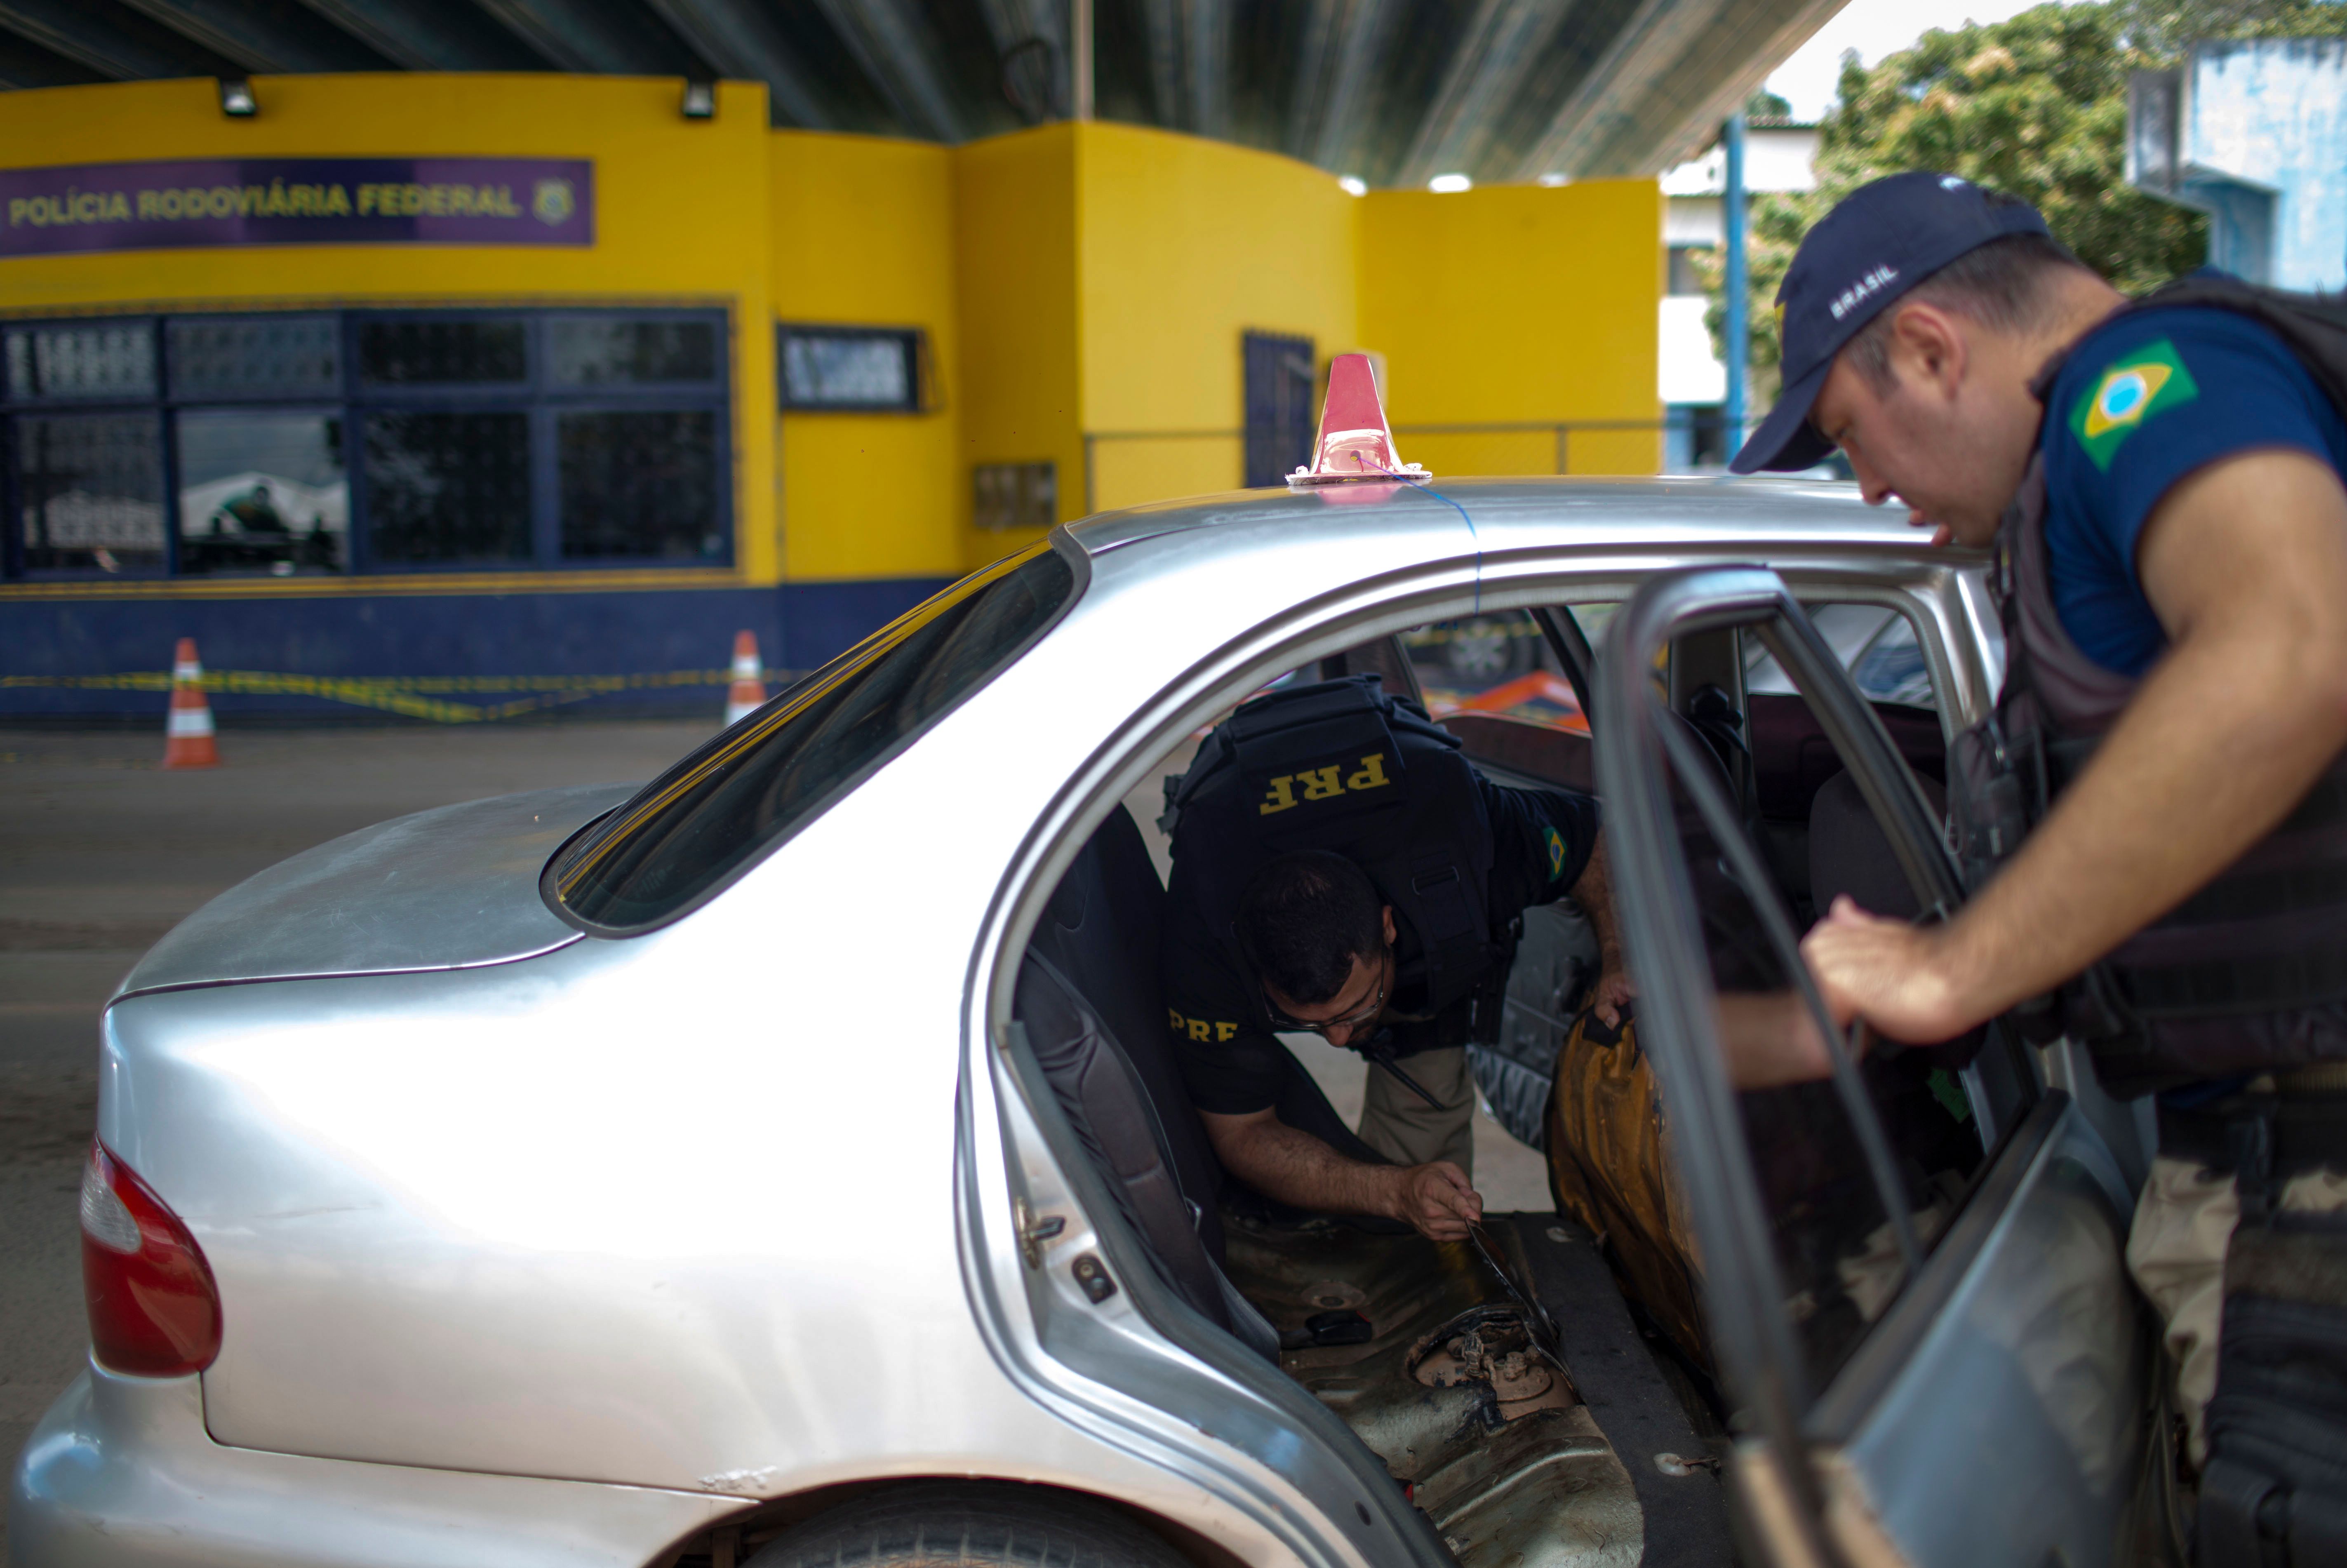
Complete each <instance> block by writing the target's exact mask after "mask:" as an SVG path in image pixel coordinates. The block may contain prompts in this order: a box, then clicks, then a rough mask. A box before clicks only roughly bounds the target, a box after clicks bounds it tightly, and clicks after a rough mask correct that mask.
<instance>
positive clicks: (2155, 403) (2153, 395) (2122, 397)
mask: <svg viewBox="0 0 2347 1568" xmlns="http://www.w3.org/2000/svg"><path fill="white" fill-rule="evenodd" d="M2199 395H2200V384H2199V383H2198V382H2196V381H2194V380H2193V379H2192V373H2191V372H2190V371H2188V370H2187V369H2185V368H2184V362H2183V361H2182V360H2181V359H2178V357H2177V355H2176V345H2175V344H2174V343H2170V342H2168V340H2167V339H2166V338H2161V339H2160V340H2159V341H2158V342H2157V343H2146V344H2145V345H2144V346H2143V347H2141V348H2139V349H2137V350H2136V351H2135V353H2133V354H2129V355H2127V358H2125V359H2123V360H2121V361H2119V362H2118V363H2117V364H2114V365H2112V366H2111V367H2110V368H2109V369H2107V370H2106V371H2104V372H2103V374H2102V376H2101V378H2100V379H2098V380H2097V381H2096V383H2095V385H2094V389H2093V390H2092V391H2090V392H2088V393H2087V394H2086V395H2085V396H2084V397H2081V398H2079V399H2078V402H2077V405H2076V406H2075V407H2074V408H2072V409H2071V410H2070V433H2071V434H2072V435H2073V436H2076V437H2077V438H2078V445H2079V446H2082V447H2084V448H2086V456H2088V457H2089V458H2091V459H2093V461H2094V465H2095V466H2096V469H2098V470H2100V471H2101V472H2103V473H2106V474H2107V473H2109V472H2110V471H2111V459H2112V458H2113V457H2114V456H2117V454H2118V449H2119V446H2120V444H2121V443H2122V442H2124V441H2126V440H2127V437H2128V436H2132V435H2134V434H2135V430H2136V426H2137V425H2141V424H2142V423H2143V422H2144V421H2145V420H2147V419H2148V418H2150V417H2151V416H2152V415H2155V414H2157V413H2158V412H2159V411H2160V410H2161V409H2163V408H2173V407H2175V406H2176V405H2178V404H2181V403H2189V402H2191V401H2192V400H2193V399H2194V398H2196V397H2198V396H2199Z"/></svg>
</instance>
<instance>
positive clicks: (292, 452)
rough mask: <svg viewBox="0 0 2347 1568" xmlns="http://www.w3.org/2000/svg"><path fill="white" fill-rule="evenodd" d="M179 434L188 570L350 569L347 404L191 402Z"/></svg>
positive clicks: (285, 573)
mask: <svg viewBox="0 0 2347 1568" xmlns="http://www.w3.org/2000/svg"><path fill="white" fill-rule="evenodd" d="M177 434H178V439H179V454H178V456H179V569H180V570H181V571H183V572H186V573H189V574H190V575H198V574H203V573H217V572H239V571H263V572H268V573H270V574H272V576H276V577H292V576H293V575H295V574H296V573H303V574H308V573H316V572H338V571H344V570H347V569H349V567H350V533H351V486H350V479H349V477H348V475H347V474H346V473H345V472H344V469H343V418H342V413H341V411H340V410H339V409H336V410H333V411H316V412H306V411H305V412H299V413H293V412H280V411H277V410H263V409H251V410H247V409H241V408H238V409H216V408H199V409H189V410H187V411H186V412H184V413H182V414H181V415H179V421H178V433H177Z"/></svg>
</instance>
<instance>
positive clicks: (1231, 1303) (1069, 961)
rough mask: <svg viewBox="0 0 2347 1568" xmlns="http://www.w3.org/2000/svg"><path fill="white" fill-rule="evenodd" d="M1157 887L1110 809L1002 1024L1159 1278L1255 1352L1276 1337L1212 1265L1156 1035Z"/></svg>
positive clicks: (1213, 1221) (1205, 1162)
mask: <svg viewBox="0 0 2347 1568" xmlns="http://www.w3.org/2000/svg"><path fill="white" fill-rule="evenodd" d="M1163 900H1164V890H1163V887H1162V886H1160V885H1159V884H1158V881H1157V869H1156V867H1155V866H1153V864H1152V863H1151V861H1150V858H1149V851H1148V848H1147V846H1146V845H1144V844H1143V842H1142V838H1141V830H1140V829H1139V828H1138V827H1136V826H1135V825H1133V818H1132V817H1131V816H1130V815H1128V814H1127V813H1126V812H1125V810H1124V808H1123V807H1122V805H1120V806H1118V807H1117V808H1116V809H1115V810H1114V811H1112V813H1110V815H1109V818H1108V820H1107V821H1106V822H1104V823H1102V825H1101V827H1100V829H1099V831H1097V832H1096V833H1094V834H1093V835H1092V838H1091V840H1090V841H1089V842H1087V843H1086V844H1085V845H1084V847H1083V849H1082V851H1081V853H1079V854H1078V856H1077V857H1076V861H1075V864H1074V865H1072V866H1070V867H1069V869H1068V873H1067V875H1066V876H1064V877H1062V878H1061V883H1060V886H1059V887H1058V888H1057V889H1056V890H1055V891H1054V892H1053V894H1052V896H1051V904H1050V906H1049V907H1048V908H1047V909H1046V911H1045V914H1044V917H1043V920H1042V922H1041V923H1040V926H1039V927H1038V928H1037V930H1036V933H1035V936H1034V938H1033V939H1032V940H1031V941H1030V943H1029V944H1028V948H1027V955H1026V958H1025V959H1024V961H1023V962H1022V963H1021V965H1020V976H1019V985H1018V990H1017V994H1016V996H1015V998H1014V1000H1013V1003H1012V1015H1013V1017H1014V1018H1016V1019H1017V1020H1018V1021H1019V1022H1020V1024H1022V1025H1024V1026H1025V1028H1026V1031H1027V1040H1028V1046H1029V1049H1030V1050H1032V1051H1033V1052H1034V1054H1035V1058H1036V1061H1037V1063H1038V1065H1039V1066H1040V1067H1041V1069H1042V1071H1043V1075H1044V1078H1045V1080H1046V1081H1048V1082H1049V1083H1050V1084H1051V1090H1052V1093H1053V1095H1054V1096H1055V1097H1056V1098H1057V1099H1058V1100H1059V1102H1060V1105H1061V1110H1062V1111H1064V1112H1066V1114H1067V1117H1068V1120H1069V1122H1071V1124H1072V1126H1073V1127H1074V1130H1075V1132H1076V1135H1077V1138H1078V1140H1079V1141H1080V1142H1081V1143H1082V1144H1083V1147H1084V1152H1085V1153H1086V1154H1087V1155H1088V1156H1089V1157H1090V1158H1091V1159H1092V1163H1094V1165H1095V1166H1096V1167H1097V1168H1098V1169H1099V1170H1100V1171H1101V1172H1102V1173H1104V1174H1105V1175H1107V1176H1108V1177H1109V1178H1110V1190H1111V1192H1112V1193H1113V1194H1116V1196H1117V1199H1118V1201H1119V1203H1120V1204H1121V1205H1122V1208H1123V1211H1124V1216H1125V1219H1126V1220H1127V1221H1128V1223H1130V1224H1131V1225H1132V1226H1133V1230H1134V1232H1135V1233H1136V1234H1137V1235H1139V1236H1140V1237H1141V1239H1142V1242H1143V1245H1144V1246H1145V1247H1146V1249H1147V1251H1148V1252H1149V1254H1150V1257H1151V1261H1152V1262H1153V1263H1154V1264H1155V1265H1156V1266H1157V1268H1158V1270H1159V1272H1160V1273H1161V1274H1162V1275H1163V1277H1164V1279H1165V1283H1166V1284H1167V1285H1168V1286H1170V1287H1171V1288H1172V1289H1173V1291H1174V1292H1175V1293H1176V1294H1178V1295H1179V1296H1181V1297H1182V1298H1183V1299H1184V1301H1186V1302H1187V1303H1188V1304H1189V1305H1190V1306H1191V1307H1194V1308H1195V1309H1196V1310H1197V1311H1198V1312H1199V1313H1201V1314H1202V1315H1204V1317H1206V1318H1207V1319H1208V1321H1210V1322H1212V1323H1214V1324H1215V1325H1216V1326H1217V1327H1222V1328H1225V1329H1226V1330H1228V1331H1230V1332H1231V1333H1233V1334H1235V1335H1236V1336H1237V1337H1239V1338H1240V1339H1241V1340H1243V1341H1245V1343H1247V1344H1248V1345H1250V1346H1252V1347H1253V1348H1255V1349H1256V1350H1258V1351H1260V1352H1261V1353H1263V1354H1265V1355H1266V1356H1272V1355H1276V1353H1277V1351H1278V1346H1279V1337H1278V1334H1277V1332H1276V1330H1274V1329H1273V1328H1272V1327H1271V1325H1270V1324H1269V1323H1268V1322H1267V1321H1266V1320H1265V1318H1264V1317H1263V1316H1262V1314H1260V1313H1259V1312H1257V1311H1256V1310H1255V1308H1254V1307H1253V1306H1251V1305H1250V1304H1249V1303H1248V1302H1247V1300H1246V1298H1245V1296H1241V1295H1240V1294H1239V1292H1238V1289H1237V1287H1236V1286H1234V1285H1232V1283H1231V1282H1230V1279H1229V1277H1228V1276H1226V1275H1225V1274H1224V1272H1223V1269H1222V1265H1221V1261H1220V1260H1221V1258H1222V1255H1223V1235H1222V1222H1221V1216H1220V1214H1219V1212H1218V1210H1217V1207H1216V1201H1217V1198H1218V1196H1219V1194H1220V1189H1221V1186H1222V1182H1223V1173H1222V1168H1221V1166H1220V1164H1219V1163H1217V1162H1216V1161H1215V1159H1214V1150H1213V1147H1212V1145H1210V1144H1209V1143H1207V1141H1206V1134H1205V1128H1204V1125H1203V1124H1202V1123H1201V1122H1199V1121H1198V1117H1197V1112H1195V1111H1194V1110H1193V1109H1192V1107H1191V1104H1190V1097H1189V1094H1188V1092H1187V1091H1186V1090H1184V1087H1183V1084H1182V1077H1181V1071H1180V1068H1179V1066H1178V1064H1177V1063H1176V1062H1175V1061H1173V1050H1172V1046H1171V1043H1170V1042H1169V1040H1167V1038H1166V1030H1165V1009H1164V1005H1163V1001H1162V999H1160V996H1159V988H1158V980H1157V961H1158V959H1157V933H1158V927H1159V924H1160V921H1161V919H1162V915H1163V909H1162V906H1163Z"/></svg>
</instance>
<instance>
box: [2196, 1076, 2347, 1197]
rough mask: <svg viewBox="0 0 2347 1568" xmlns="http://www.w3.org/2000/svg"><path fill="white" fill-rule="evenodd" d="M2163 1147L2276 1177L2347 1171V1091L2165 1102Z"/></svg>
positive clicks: (2220, 1167) (2214, 1165)
mask: <svg viewBox="0 0 2347 1568" xmlns="http://www.w3.org/2000/svg"><path fill="white" fill-rule="evenodd" d="M2159 1152H2160V1153H2162V1154H2164V1155H2166V1156H2168V1158H2170V1159H2176V1160H2191V1161H2195V1162H2197V1163H2200V1164H2203V1165H2206V1166H2208V1167H2209V1169H2211V1170H2215V1171H2232V1172H2240V1171H2249V1172H2252V1173H2257V1174H2259V1175H2260V1176H2261V1177H2262V1178H2263V1179H2264V1180H2267V1181H2270V1182H2280V1181H2287V1180H2288V1179H2289V1178H2291V1177H2292V1176H2297V1175H2302V1174H2304V1173H2306V1172H2308V1171H2313V1170H2320V1169H2322V1168H2324V1167H2326V1166H2327V1167H2329V1168H2330V1169H2332V1170H2337V1171H2347V1094H2303V1095H2301V1094H2237V1095H2233V1096H2230V1097H2229V1098H2227V1099H2224V1100H2220V1101H2219V1102H2216V1103H2215V1104H2213V1105H2209V1106H2205V1107H2202V1108H2200V1109H2198V1110H2192V1111H2178V1110H2174V1109H2171V1108H2170V1107H2168V1106H2166V1105H2162V1106H2161V1107H2160V1108H2159Z"/></svg>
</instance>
